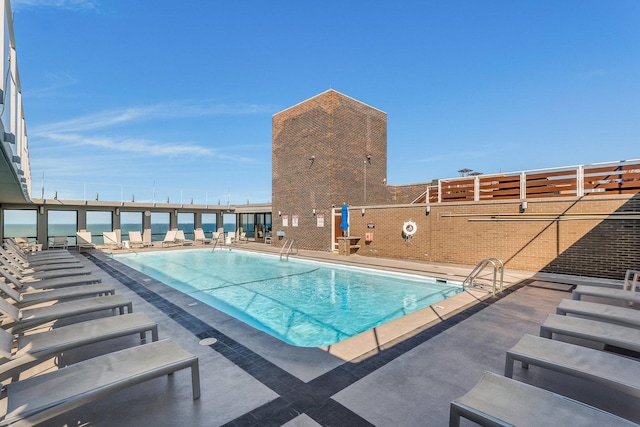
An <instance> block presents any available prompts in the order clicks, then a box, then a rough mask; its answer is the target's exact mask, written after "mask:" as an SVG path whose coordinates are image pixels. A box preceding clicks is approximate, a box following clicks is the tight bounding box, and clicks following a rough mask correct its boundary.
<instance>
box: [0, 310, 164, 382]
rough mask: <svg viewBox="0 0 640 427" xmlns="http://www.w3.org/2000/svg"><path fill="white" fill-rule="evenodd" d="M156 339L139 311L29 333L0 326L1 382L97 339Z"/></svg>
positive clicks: (153, 326) (155, 326)
mask: <svg viewBox="0 0 640 427" xmlns="http://www.w3.org/2000/svg"><path fill="white" fill-rule="evenodd" d="M147 332H151V340H152V341H158V324H157V323H155V322H154V321H153V320H151V319H149V317H147V316H146V315H144V314H142V313H130V314H123V315H121V316H110V317H103V318H99V319H93V320H87V321H85V322H79V323H74V324H71V325H68V326H62V327H60V328H55V329H51V330H48V331H44V332H38V333H34V334H29V335H19V334H16V335H13V334H11V333H9V332H7V331H5V330H2V329H0V357H4V358H6V359H8V360H7V361H5V362H3V363H1V364H0V381H4V380H5V379H7V378H9V377H11V376H13V375H15V374H16V373H17V372H19V371H22V370H24V369H26V368H27V367H28V366H31V365H33V364H35V363H38V362H40V361H41V360H43V359H44V358H46V357H49V356H51V355H55V354H59V353H61V352H64V351H67V350H70V349H72V348H77V347H81V346H84V345H88V344H93V343H96V342H101V341H105V340H109V339H113V338H119V337H123V336H128V335H132V334H140V340H141V341H142V342H145V341H146V334H147Z"/></svg>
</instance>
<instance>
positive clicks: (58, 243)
mask: <svg viewBox="0 0 640 427" xmlns="http://www.w3.org/2000/svg"><path fill="white" fill-rule="evenodd" d="M68 246H69V242H68V238H67V236H54V237H53V241H52V242H51V244H50V245H49V249H67V247H68Z"/></svg>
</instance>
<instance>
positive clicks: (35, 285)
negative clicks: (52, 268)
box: [0, 268, 102, 290]
mask: <svg viewBox="0 0 640 427" xmlns="http://www.w3.org/2000/svg"><path fill="white" fill-rule="evenodd" d="M0 277H4V279H5V280H6V281H8V282H10V283H11V284H13V285H14V286H15V287H16V288H17V289H23V290H33V289H55V288H62V287H65V286H77V285H88V284H91V283H100V282H102V279H100V278H99V277H96V276H94V275H93V274H84V275H81V276H69V277H57V278H54V279H44V280H34V281H28V282H21V281H20V280H18V279H17V278H16V277H15V276H12V275H11V274H10V273H9V272H8V271H5V270H3V269H2V268H0Z"/></svg>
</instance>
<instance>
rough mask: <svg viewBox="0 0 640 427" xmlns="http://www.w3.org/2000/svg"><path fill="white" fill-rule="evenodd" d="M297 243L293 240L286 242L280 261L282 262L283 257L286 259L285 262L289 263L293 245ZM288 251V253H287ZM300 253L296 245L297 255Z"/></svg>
mask: <svg viewBox="0 0 640 427" xmlns="http://www.w3.org/2000/svg"><path fill="white" fill-rule="evenodd" d="M295 242H296V241H295V240H293V239H291V241H290V242H289V240H288V239H287V240H285V241H284V245H282V249H280V260H281V261H282V257H283V256H284V257H285V261H289V255H290V254H291V251H292V248H293V244H294V243H295ZM287 243H288V244H289V246H287ZM285 250H286V251H285ZM297 253H298V245H297V244H296V254H297Z"/></svg>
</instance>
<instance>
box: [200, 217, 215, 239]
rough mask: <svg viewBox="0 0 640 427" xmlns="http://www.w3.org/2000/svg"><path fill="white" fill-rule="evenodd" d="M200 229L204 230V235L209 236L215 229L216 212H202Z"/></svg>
mask: <svg viewBox="0 0 640 427" xmlns="http://www.w3.org/2000/svg"><path fill="white" fill-rule="evenodd" d="M202 231H204V235H205V236H207V237H211V233H213V232H214V231H217V228H216V214H210V213H205V214H202Z"/></svg>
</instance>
